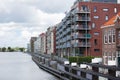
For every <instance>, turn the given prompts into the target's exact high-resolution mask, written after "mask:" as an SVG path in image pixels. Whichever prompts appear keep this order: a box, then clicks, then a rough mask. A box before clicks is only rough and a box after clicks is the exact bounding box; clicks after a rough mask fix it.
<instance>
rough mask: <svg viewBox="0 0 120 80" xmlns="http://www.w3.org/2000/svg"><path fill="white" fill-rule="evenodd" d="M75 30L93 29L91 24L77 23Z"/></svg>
mask: <svg viewBox="0 0 120 80" xmlns="http://www.w3.org/2000/svg"><path fill="white" fill-rule="evenodd" d="M74 29H75V30H91V27H90V26H83V25H76V26H75V28H74Z"/></svg>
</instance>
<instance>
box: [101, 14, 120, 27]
mask: <svg viewBox="0 0 120 80" xmlns="http://www.w3.org/2000/svg"><path fill="white" fill-rule="evenodd" d="M117 18H120V12H119V13H118V14H117V15H115V16H113V17H112V18H111V19H110V20H108V21H107V22H105V23H104V24H103V26H102V28H104V27H108V26H112V25H114V24H115V21H116V19H117Z"/></svg>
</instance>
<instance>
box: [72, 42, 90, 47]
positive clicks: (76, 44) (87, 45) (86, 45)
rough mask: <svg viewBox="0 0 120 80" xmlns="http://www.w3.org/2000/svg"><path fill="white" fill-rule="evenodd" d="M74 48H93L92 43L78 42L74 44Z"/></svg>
mask: <svg viewBox="0 0 120 80" xmlns="http://www.w3.org/2000/svg"><path fill="white" fill-rule="evenodd" d="M74 47H91V45H90V43H89V42H88V43H85V42H78V43H75V44H74Z"/></svg>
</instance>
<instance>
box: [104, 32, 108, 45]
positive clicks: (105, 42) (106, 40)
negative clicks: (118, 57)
mask: <svg viewBox="0 0 120 80" xmlns="http://www.w3.org/2000/svg"><path fill="white" fill-rule="evenodd" d="M107 43H108V38H107V31H105V33H104V44H107Z"/></svg>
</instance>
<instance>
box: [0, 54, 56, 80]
mask: <svg viewBox="0 0 120 80" xmlns="http://www.w3.org/2000/svg"><path fill="white" fill-rule="evenodd" d="M0 80H58V79H57V78H56V77H54V76H53V75H51V74H49V73H47V72H45V71H43V70H42V69H40V68H39V67H38V66H37V65H36V64H35V63H34V62H33V61H32V59H31V56H30V55H28V54H25V53H21V52H12V53H10V52H0Z"/></svg>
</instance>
